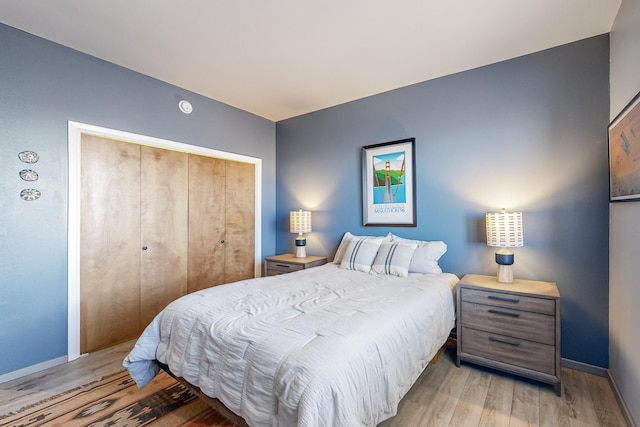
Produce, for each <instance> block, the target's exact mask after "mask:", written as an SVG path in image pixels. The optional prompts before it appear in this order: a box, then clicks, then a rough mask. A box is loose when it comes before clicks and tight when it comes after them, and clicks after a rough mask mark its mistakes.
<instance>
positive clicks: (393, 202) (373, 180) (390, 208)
mask: <svg viewBox="0 0 640 427" xmlns="http://www.w3.org/2000/svg"><path fill="white" fill-rule="evenodd" d="M414 154H415V138H408V139H402V140H399V141H392V142H385V143H382V144H376V145H367V146H365V147H363V148H362V223H363V225H385V226H406V227H415V226H416V192H415V175H414V174H415V155H414Z"/></svg>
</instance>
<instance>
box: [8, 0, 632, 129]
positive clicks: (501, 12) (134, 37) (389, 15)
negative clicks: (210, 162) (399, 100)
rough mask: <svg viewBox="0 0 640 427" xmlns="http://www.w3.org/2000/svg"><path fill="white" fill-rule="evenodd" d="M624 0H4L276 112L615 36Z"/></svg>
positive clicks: (142, 68)
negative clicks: (612, 33) (581, 41)
mask: <svg viewBox="0 0 640 427" xmlns="http://www.w3.org/2000/svg"><path fill="white" fill-rule="evenodd" d="M621 1H622V0H485V1H478V0H457V1H435V0H394V1H389V0H316V1H310V0H270V1H264V0H182V1H180V0H110V1H98V0H56V1H51V0H0V22H2V23H4V24H7V25H9V26H12V27H15V28H18V29H21V30H24V31H26V32H29V33H32V34H35V35H38V36H40V37H43V38H46V39H49V40H52V41H54V42H57V43H60V44H62V45H65V46H68V47H71V48H73V49H76V50H79V51H81V52H84V53H87V54H90V55H93V56H96V57H98V58H101V59H104V60H106V61H110V62H112V63H115V64H118V65H121V66H123V67H126V68H129V69H131V70H135V71H138V72H140V73H143V74H146V75H149V76H152V77H155V78H157V79H159V80H162V81H165V82H168V83H171V84H174V85H176V86H180V87H182V88H185V89H188V90H190V91H193V92H196V93H198V94H201V95H204V96H207V97H210V98H213V99H215V100H218V101H221V102H224V103H226V104H229V105H232V106H235V107H237V108H241V109H243V110H246V111H249V112H251V113H254V114H256V115H259V116H262V117H265V118H267V119H269V120H273V121H278V120H282V119H286V118H289V117H294V116H298V115H301V114H305V113H308V112H312V111H316V110H320V109H323V108H327V107H331V106H334V105H338V104H342V103H344V102H349V101H352V100H355V99H359V98H363V97H366V96H370V95H374V94H377V93H381V92H385V91H388V90H392V89H396V88H399V87H403V86H407V85H410V84H413V83H418V82H422V81H426V80H429V79H433V78H436V77H440V76H444V75H447V74H452V73H456V72H459V71H464V70H468V69H472V68H476V67H479V66H483V65H487V64H491V63H495V62H498V61H502V60H505V59H510V58H514V57H517V56H522V55H526V54H528V53H532V52H536V51H539V50H543V49H546V48H550V47H553V46H558V45H562V44H565V43H570V42H573V41H576V40H580V39H584V38H587V37H591V36H595V35H599V34H603V33H607V32H609V31H610V30H611V26H612V24H613V21H614V19H615V17H616V14H617V12H618V9H619V7H620V3H621Z"/></svg>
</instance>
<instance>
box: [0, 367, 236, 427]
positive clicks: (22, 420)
mask: <svg viewBox="0 0 640 427" xmlns="http://www.w3.org/2000/svg"><path fill="white" fill-rule="evenodd" d="M0 426H1V427H39V426H48V427H53V426H64V427H88V426H91V427H107V426H109V427H125V426H126V427H141V426H155V427H160V426H163V427H164V426H166V427H173V426H194V427H197V426H215V427H233V426H234V424H233V423H231V422H230V421H229V420H227V419H226V418H225V417H224V416H222V415H221V414H220V413H218V412H216V411H215V410H214V409H213V408H211V407H210V406H209V405H207V404H206V403H205V402H204V401H202V400H201V399H199V398H197V397H196V396H195V395H194V394H193V393H191V392H190V391H189V390H188V389H186V388H185V387H184V386H183V385H181V384H179V383H178V382H176V380H175V379H173V378H171V377H170V376H169V375H167V374H166V373H164V372H161V373H160V374H158V376H156V378H155V379H154V380H153V381H152V382H151V383H149V384H148V385H146V386H145V387H144V388H142V389H138V387H137V386H136V384H135V382H134V381H133V380H132V379H131V377H130V376H129V373H128V372H127V371H122V372H119V373H117V374H114V375H112V376H109V377H105V378H103V379H101V380H100V381H97V382H94V383H91V384H87V385H85V386H82V387H78V388H76V389H73V390H70V391H67V392H65V393H62V394H60V395H58V396H55V397H52V398H50V399H47V400H46V401H43V402H40V403H37V404H35V405H31V406H29V407H27V408H23V409H21V410H19V411H17V412H16V413H14V414H11V415H8V416H4V417H0Z"/></svg>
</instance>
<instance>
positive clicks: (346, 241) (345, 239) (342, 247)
mask: <svg viewBox="0 0 640 427" xmlns="http://www.w3.org/2000/svg"><path fill="white" fill-rule="evenodd" d="M392 236H393V234H391V233H387V235H386V236H354V235H353V234H351V233H349V232H348V231H347V232H346V233H344V235H343V236H342V240H341V241H340V245H339V246H338V250H337V251H336V254H335V256H334V257H333V262H334V263H335V264H340V263H342V258H343V257H344V253H345V251H346V250H347V246H349V241H350V240H351V239H384V241H385V242H390V241H391V237H392Z"/></svg>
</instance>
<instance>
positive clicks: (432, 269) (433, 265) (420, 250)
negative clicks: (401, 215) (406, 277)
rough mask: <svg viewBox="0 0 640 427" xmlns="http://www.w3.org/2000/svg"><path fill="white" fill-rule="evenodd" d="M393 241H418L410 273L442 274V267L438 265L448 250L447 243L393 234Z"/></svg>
mask: <svg viewBox="0 0 640 427" xmlns="http://www.w3.org/2000/svg"><path fill="white" fill-rule="evenodd" d="M392 236H393V237H392V241H393V242H397V243H416V244H417V245H418V246H417V248H416V250H415V252H414V253H413V258H412V259H411V264H409V273H423V274H440V273H442V269H441V268H440V265H438V260H439V259H440V257H441V256H442V255H444V254H445V252H447V245H446V243H444V242H441V241H437V240H436V241H432V242H428V241H424V240H411V239H404V238H402V237H398V236H395V235H392Z"/></svg>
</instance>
